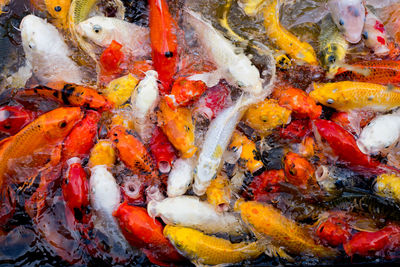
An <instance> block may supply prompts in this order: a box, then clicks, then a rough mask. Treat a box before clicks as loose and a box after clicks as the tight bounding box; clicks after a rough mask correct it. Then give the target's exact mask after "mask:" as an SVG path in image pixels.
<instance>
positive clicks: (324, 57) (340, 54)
mask: <svg viewBox="0 0 400 267" xmlns="http://www.w3.org/2000/svg"><path fill="white" fill-rule="evenodd" d="M345 56H346V48H344V47H343V46H341V45H339V44H337V43H330V44H328V45H327V46H326V47H325V48H324V49H323V50H322V52H321V63H322V65H323V66H324V67H325V68H326V69H327V70H328V74H330V75H335V74H336V73H337V71H338V70H339V67H340V64H341V63H342V61H343V60H344V58H345Z"/></svg>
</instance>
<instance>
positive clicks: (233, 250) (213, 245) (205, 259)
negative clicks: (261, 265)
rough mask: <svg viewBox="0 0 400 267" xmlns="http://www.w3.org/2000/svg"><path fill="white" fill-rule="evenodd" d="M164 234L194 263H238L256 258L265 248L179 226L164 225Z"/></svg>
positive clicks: (255, 243)
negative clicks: (234, 241) (232, 241)
mask: <svg viewBox="0 0 400 267" xmlns="http://www.w3.org/2000/svg"><path fill="white" fill-rule="evenodd" d="M164 235H165V236H166V237H167V238H168V239H169V240H170V241H171V242H172V243H173V244H174V245H175V247H177V248H178V249H179V251H181V253H182V254H184V255H185V256H186V257H188V258H189V259H190V260H191V261H193V262H195V263H196V264H205V265H217V264H226V263H238V262H241V261H243V260H246V259H254V258H257V257H258V256H259V255H261V254H262V253H263V252H264V250H265V248H264V246H263V245H260V244H259V243H258V242H253V243H248V242H241V243H231V242H230V241H228V240H225V239H222V238H218V237H214V236H208V235H205V234H203V233H202V232H200V231H197V230H194V229H191V228H186V227H181V226H172V225H167V226H165V228H164Z"/></svg>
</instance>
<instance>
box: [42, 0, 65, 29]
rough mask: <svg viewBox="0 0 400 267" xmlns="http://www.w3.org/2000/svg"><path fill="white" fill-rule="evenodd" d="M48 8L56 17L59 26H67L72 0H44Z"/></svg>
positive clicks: (55, 20) (63, 27) (56, 24)
mask: <svg viewBox="0 0 400 267" xmlns="http://www.w3.org/2000/svg"><path fill="white" fill-rule="evenodd" d="M44 3H45V5H46V10H47V12H49V14H50V16H52V17H53V18H54V24H55V26H57V27H58V28H62V29H65V28H67V17H68V12H69V6H70V5H71V0H44Z"/></svg>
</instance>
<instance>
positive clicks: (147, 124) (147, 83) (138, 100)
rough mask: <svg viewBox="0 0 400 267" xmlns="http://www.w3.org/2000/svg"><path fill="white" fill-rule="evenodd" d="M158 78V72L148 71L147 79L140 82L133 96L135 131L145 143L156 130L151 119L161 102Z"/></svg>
mask: <svg viewBox="0 0 400 267" xmlns="http://www.w3.org/2000/svg"><path fill="white" fill-rule="evenodd" d="M157 77H158V74H157V72H156V71H154V70H149V71H147V72H146V77H145V78H144V79H143V80H141V81H140V83H139V85H138V87H137V88H136V90H135V91H134V92H133V94H132V96H131V107H132V117H133V118H134V125H135V130H136V132H137V133H138V134H139V136H140V137H141V138H142V140H143V141H145V142H148V141H149V140H150V139H151V134H152V132H153V130H154V123H153V122H152V121H151V119H150V117H151V116H153V115H154V109H155V108H156V106H157V104H158V102H159V90H158V84H157Z"/></svg>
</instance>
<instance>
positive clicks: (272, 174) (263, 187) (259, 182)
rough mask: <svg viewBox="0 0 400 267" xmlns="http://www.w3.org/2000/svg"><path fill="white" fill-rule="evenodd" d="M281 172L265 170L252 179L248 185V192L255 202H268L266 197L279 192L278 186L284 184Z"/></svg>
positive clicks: (283, 176)
mask: <svg viewBox="0 0 400 267" xmlns="http://www.w3.org/2000/svg"><path fill="white" fill-rule="evenodd" d="M285 180H286V179H285V173H284V172H283V170H266V171H264V172H263V173H261V174H260V175H258V176H256V177H254V179H253V181H252V182H251V184H250V185H249V192H251V193H252V194H253V196H252V199H253V200H255V201H265V200H268V195H269V194H271V193H276V192H278V191H279V188H280V186H279V184H280V183H283V182H285Z"/></svg>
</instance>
